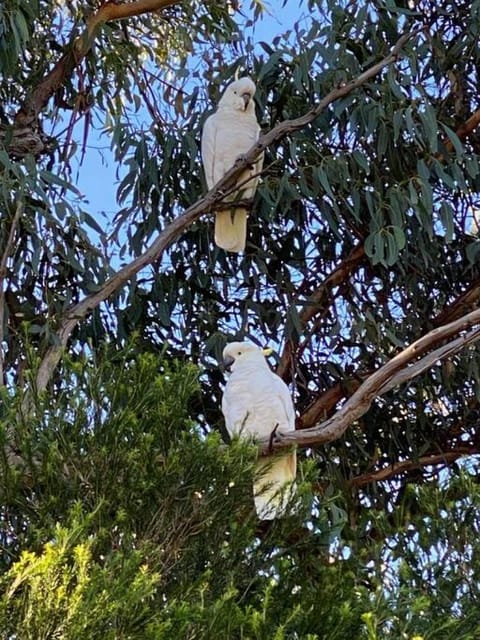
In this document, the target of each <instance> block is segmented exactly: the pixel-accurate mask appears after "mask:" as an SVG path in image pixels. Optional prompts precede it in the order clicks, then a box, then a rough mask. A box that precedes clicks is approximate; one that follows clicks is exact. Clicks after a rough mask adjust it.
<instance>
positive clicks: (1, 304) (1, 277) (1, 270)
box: [0, 198, 23, 386]
mask: <svg viewBox="0 0 480 640" xmlns="http://www.w3.org/2000/svg"><path fill="white" fill-rule="evenodd" d="M22 213H23V201H22V199H21V198H19V199H18V201H17V207H16V209H15V214H14V216H13V219H12V224H11V225H10V231H9V233H8V239H7V244H6V245H5V249H4V252H3V255H2V259H1V261H0V386H3V384H4V380H3V373H4V372H3V363H4V359H5V357H4V356H5V354H4V351H3V339H4V334H3V328H4V326H5V276H6V275H7V261H8V258H9V256H10V254H11V252H12V248H13V243H14V240H15V232H16V230H17V224H18V221H19V220H20V218H21V216H22Z"/></svg>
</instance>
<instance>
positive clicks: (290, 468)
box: [253, 452, 297, 520]
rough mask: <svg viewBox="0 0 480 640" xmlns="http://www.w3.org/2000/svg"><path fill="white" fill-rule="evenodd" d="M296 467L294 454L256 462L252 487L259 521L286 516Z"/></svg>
mask: <svg viewBox="0 0 480 640" xmlns="http://www.w3.org/2000/svg"><path fill="white" fill-rule="evenodd" d="M296 467H297V456H296V453H295V452H292V453H291V454H289V455H287V456H282V457H279V458H277V459H274V460H273V461H272V459H269V458H264V459H262V460H259V462H257V466H256V473H257V480H255V482H254V485H253V493H254V501H255V511H256V512H257V515H258V517H259V518H260V519H261V520H274V519H275V518H281V517H283V516H288V510H287V505H288V502H289V501H290V498H291V497H292V493H294V492H295V487H294V481H295V475H296Z"/></svg>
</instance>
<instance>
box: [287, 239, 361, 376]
mask: <svg viewBox="0 0 480 640" xmlns="http://www.w3.org/2000/svg"><path fill="white" fill-rule="evenodd" d="M364 257H365V249H364V247H363V243H362V244H357V245H356V246H355V247H354V248H353V249H352V250H351V252H350V253H349V254H348V256H347V257H346V258H345V259H344V260H342V261H341V262H340V264H339V265H337V267H335V269H334V270H333V271H332V272H331V273H330V274H329V275H328V276H327V277H326V278H325V280H324V281H323V282H322V283H321V285H320V286H319V287H318V288H317V290H316V291H315V292H314V293H313V294H312V295H311V296H310V297H309V298H308V300H307V303H306V304H305V305H304V307H303V308H302V309H301V310H300V313H299V319H300V325H301V326H302V327H303V328H305V327H306V325H307V323H308V322H309V320H311V319H312V318H313V317H315V316H316V315H317V314H318V313H320V312H321V310H322V309H324V308H325V305H326V303H327V302H328V301H329V296H330V293H331V291H332V289H333V288H334V287H338V286H339V285H340V284H342V283H343V282H345V280H346V279H347V278H348V277H349V276H350V275H351V273H352V271H354V270H355V269H356V268H357V267H358V266H359V265H360V264H361V263H362V261H363V258H364ZM297 345H298V338H295V339H293V338H290V339H289V340H288V341H287V342H286V344H285V348H284V350H283V353H282V355H281V358H280V362H279V364H278V366H277V369H276V373H277V375H279V376H280V377H281V378H282V379H283V380H285V381H288V380H290V379H291V377H292V364H293V358H294V353H295V349H296V347H297Z"/></svg>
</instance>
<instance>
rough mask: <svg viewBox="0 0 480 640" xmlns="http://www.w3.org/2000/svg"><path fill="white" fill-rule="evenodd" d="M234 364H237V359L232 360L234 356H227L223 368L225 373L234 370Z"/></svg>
mask: <svg viewBox="0 0 480 640" xmlns="http://www.w3.org/2000/svg"><path fill="white" fill-rule="evenodd" d="M234 362H235V358H232V356H227V357H226V358H224V360H223V368H224V369H225V371H230V369H231V368H232V364H233V363H234Z"/></svg>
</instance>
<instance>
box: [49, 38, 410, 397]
mask: <svg viewBox="0 0 480 640" xmlns="http://www.w3.org/2000/svg"><path fill="white" fill-rule="evenodd" d="M416 33H417V32H416V31H415V32H413V33H406V34H404V35H403V36H402V37H401V38H400V39H399V40H398V42H397V43H396V45H395V46H394V47H393V49H392V51H391V52H390V54H389V55H388V56H386V57H385V58H383V60H381V61H380V62H378V63H377V64H375V65H373V66H372V67H370V68H369V69H367V70H366V71H365V72H363V73H362V74H360V75H359V76H358V77H357V78H354V79H353V80H351V81H350V82H348V83H346V84H345V85H343V86H341V87H338V88H336V89H333V90H332V91H330V92H329V93H328V94H327V95H326V96H325V97H324V98H323V99H322V100H320V102H319V103H318V104H317V105H316V106H315V107H314V108H313V109H311V110H310V111H308V112H307V113H306V114H305V115H303V116H301V117H299V118H295V119H293V120H285V121H284V122H281V123H280V124H278V125H277V126H276V127H274V128H273V129H271V130H270V131H269V132H268V133H266V134H265V135H263V136H261V137H260V139H259V140H258V142H257V143H256V144H255V145H253V147H252V148H251V149H250V150H249V151H248V152H247V153H246V154H244V155H242V156H241V157H240V158H239V159H238V160H237V161H236V162H235V164H234V165H233V167H232V168H231V169H230V170H229V171H227V173H226V174H225V176H224V177H223V178H222V179H221V180H220V181H219V182H218V183H217V184H216V185H215V186H214V187H213V189H211V190H210V191H209V192H208V193H207V194H206V195H205V196H204V197H203V198H200V200H198V201H197V202H196V203H195V204H193V205H192V206H191V207H189V208H188V209H187V210H186V211H185V212H184V213H183V214H182V215H180V216H179V217H178V218H176V219H175V220H174V221H173V222H172V223H170V224H169V225H168V226H167V227H166V228H165V229H164V230H163V231H162V232H161V233H160V235H159V236H158V237H157V239H156V240H154V242H153V243H152V244H151V245H150V247H149V248H148V249H147V250H146V251H145V253H143V254H142V255H140V256H138V258H135V260H132V262H130V263H129V264H127V265H126V266H125V267H123V268H122V269H121V270H120V271H119V272H118V273H116V274H115V275H114V276H112V277H111V278H109V279H108V280H107V281H106V282H105V284H104V285H103V287H102V288H101V289H100V290H99V291H97V292H96V293H93V294H91V295H90V296H87V297H86V298H85V299H84V300H82V301H81V302H79V303H78V304H76V305H74V306H73V307H71V308H70V309H69V310H68V311H67V313H66V314H65V317H64V319H63V321H62V323H61V325H60V328H59V331H58V344H55V345H52V346H51V347H50V348H49V349H48V351H47V352H46V354H45V356H44V358H43V360H42V362H41V364H40V367H39V370H38V373H37V378H36V387H37V390H38V391H41V390H43V389H45V387H46V386H47V384H48V382H49V380H50V378H51V376H52V374H53V371H54V370H55V367H56V366H57V364H58V362H59V360H60V358H61V355H62V351H63V349H64V348H65V346H66V345H67V343H68V339H69V337H70V335H71V333H72V331H73V330H74V328H75V327H76V326H77V324H78V323H79V322H80V321H81V320H83V319H84V318H85V317H86V316H87V315H88V314H89V313H90V312H91V311H92V310H93V309H95V308H96V307H97V306H98V305H99V304H100V303H102V302H103V301H104V300H106V299H107V298H108V297H109V296H111V295H112V294H113V293H115V292H116V291H118V290H119V289H120V288H121V287H122V286H123V285H124V284H125V283H126V282H128V280H130V279H131V278H132V277H133V276H134V275H135V274H136V273H138V271H140V269H143V268H144V267H146V266H147V265H149V264H151V263H152V262H155V261H156V260H158V259H159V258H160V257H161V255H162V254H163V252H164V251H165V250H166V249H168V247H170V246H171V245H172V243H173V242H175V240H177V238H178V237H179V236H180V235H181V233H182V232H183V231H185V230H186V229H187V228H188V227H189V226H190V225H191V224H192V223H193V222H195V220H197V219H198V218H199V217H200V216H201V215H202V214H205V213H208V212H210V211H212V210H213V209H214V208H215V205H216V204H217V203H218V202H220V201H221V200H222V198H223V197H224V194H225V193H228V191H229V189H231V188H232V187H233V186H234V185H236V182H237V180H238V178H239V176H240V174H241V173H242V172H243V171H244V170H245V169H246V168H247V167H248V166H250V165H251V164H253V163H254V161H255V160H256V158H257V157H258V156H259V155H260V154H261V153H263V152H264V151H265V149H266V148H267V147H268V146H270V145H272V144H273V143H275V142H278V141H279V140H282V139H283V138H284V137H285V136H287V135H288V134H290V133H293V132H295V131H299V130H301V129H303V128H304V127H306V126H307V125H308V124H310V123H311V122H313V121H314V120H315V119H316V118H317V117H318V116H319V115H320V114H321V113H322V112H323V111H324V110H325V109H326V108H327V107H328V106H329V105H330V104H331V103H332V102H334V101H335V100H338V99H339V98H343V97H344V96H346V95H348V94H349V93H351V92H352V91H354V90H355V89H358V88H359V87H361V86H362V85H363V84H365V83H366V82H367V81H368V80H370V79H371V78H373V77H375V76H376V75H377V74H378V73H379V72H380V71H381V70H382V69H383V68H385V67H386V66H388V65H390V64H392V63H393V62H395V61H396V60H397V59H398V57H399V55H400V51H401V49H402V47H403V46H404V44H405V43H406V42H407V41H408V40H409V39H410V38H412V37H413V35H415V34H416Z"/></svg>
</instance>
